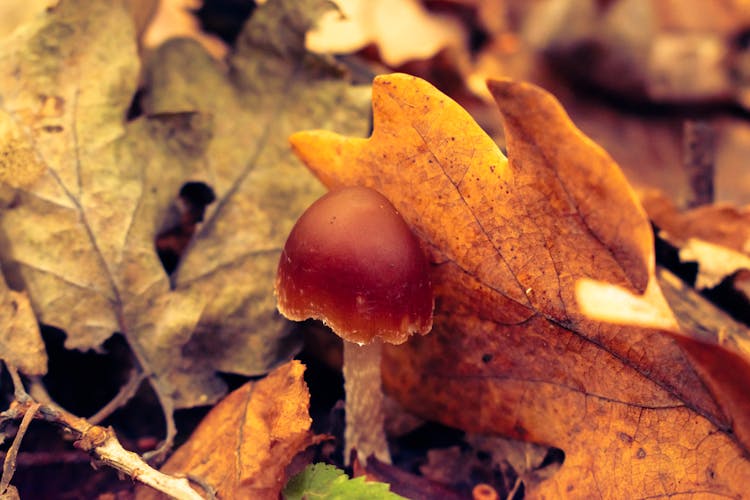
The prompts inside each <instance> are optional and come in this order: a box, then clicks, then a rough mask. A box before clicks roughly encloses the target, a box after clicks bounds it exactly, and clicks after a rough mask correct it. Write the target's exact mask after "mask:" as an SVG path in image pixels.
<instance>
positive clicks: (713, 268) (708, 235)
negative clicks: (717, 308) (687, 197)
mask: <svg viewBox="0 0 750 500" xmlns="http://www.w3.org/2000/svg"><path fill="white" fill-rule="evenodd" d="M641 200H642V202H643V205H644V207H645V208H646V210H647V211H648V214H649V217H650V218H651V220H652V221H653V222H654V225H656V227H658V228H659V236H660V237H661V238H663V239H664V240H666V241H667V242H669V244H671V245H672V246H674V247H675V248H677V249H678V251H679V257H680V260H681V261H683V262H696V263H697V264H698V276H697V278H696V287H697V288H713V287H715V286H716V285H718V284H719V283H720V282H721V281H722V280H723V279H724V278H726V277H728V276H731V275H732V274H734V273H736V272H737V271H739V270H742V269H750V208H748V207H736V206H733V205H731V204H728V203H717V204H714V205H703V206H700V207H696V208H693V209H690V210H684V211H680V210H679V209H677V207H676V206H675V204H674V203H673V202H672V201H671V200H670V199H669V198H667V197H666V196H665V195H664V194H662V193H661V192H658V191H655V190H648V191H645V192H644V193H642V194H641Z"/></svg>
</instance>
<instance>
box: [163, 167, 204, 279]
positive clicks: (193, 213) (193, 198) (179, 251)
mask: <svg viewBox="0 0 750 500" xmlns="http://www.w3.org/2000/svg"><path fill="white" fill-rule="evenodd" d="M215 200H216V194H215V193H214V190H213V188H212V187H211V186H209V185H208V184H206V183H204V182H198V181H191V182H186V183H185V184H183V185H182V187H181V188H180V193H179V196H178V197H177V199H176V200H175V202H174V203H173V204H172V206H171V207H170V209H169V211H168V213H167V217H166V221H165V222H164V224H162V228H163V229H162V230H161V231H160V232H159V234H158V236H157V237H156V252H157V254H158V255H159V260H161V264H162V266H163V267H164V270H165V271H166V272H167V274H170V275H171V274H172V273H173V272H174V271H175V270H176V269H177V266H178V265H179V263H180V259H181V258H182V255H183V254H184V252H185V249H186V248H187V246H188V245H189V244H190V242H191V241H192V239H193V235H194V234H195V230H196V227H197V225H198V224H199V223H201V222H203V217H204V216H205V213H206V207H207V206H208V205H210V204H211V203H213V202H214V201H215Z"/></svg>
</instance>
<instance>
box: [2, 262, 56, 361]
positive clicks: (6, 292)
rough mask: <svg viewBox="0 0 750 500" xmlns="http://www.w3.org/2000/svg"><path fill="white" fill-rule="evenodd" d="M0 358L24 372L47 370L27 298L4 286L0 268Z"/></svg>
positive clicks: (40, 337) (40, 339)
mask: <svg viewBox="0 0 750 500" xmlns="http://www.w3.org/2000/svg"><path fill="white" fill-rule="evenodd" d="M0 359H1V360H3V361H5V362H7V363H10V364H11V365H13V366H15V367H16V368H18V369H19V370H21V371H22V372H24V373H25V374H27V375H44V374H45V373H47V353H46V352H45V351H44V342H42V335H41V333H40V332H39V325H38V324H37V322H36V318H35V317H34V312H33V311H32V310H31V304H30V303H29V298H28V297H27V296H26V294H25V293H22V292H14V291H13V290H11V289H9V288H8V286H7V285H6V283H5V280H4V279H3V275H2V271H1V270H0Z"/></svg>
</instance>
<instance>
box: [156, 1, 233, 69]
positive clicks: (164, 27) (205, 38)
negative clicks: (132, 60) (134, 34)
mask: <svg viewBox="0 0 750 500" xmlns="http://www.w3.org/2000/svg"><path fill="white" fill-rule="evenodd" d="M202 4H203V1H202V0H160V1H159V2H158V8H157V9H156V12H153V13H152V16H153V19H149V22H148V24H147V25H146V26H147V27H146V29H145V32H144V33H143V45H144V46H145V47H146V48H150V49H154V48H156V47H158V46H159V45H161V44H162V43H164V42H166V41H167V40H169V39H170V38H178V37H182V38H192V39H194V40H196V41H197V42H198V43H200V44H201V45H202V46H203V48H204V49H205V50H206V51H207V52H208V53H209V54H211V55H212V56H213V57H214V58H216V59H222V58H223V57H225V56H226V55H227V53H228V52H229V47H227V45H226V44H225V43H224V42H223V41H222V40H221V39H220V38H219V37H217V36H215V35H212V34H209V33H206V32H204V31H203V30H201V27H200V23H199V22H198V19H197V18H196V17H195V16H194V15H193V12H195V11H197V10H198V9H200V7H201V5H202Z"/></svg>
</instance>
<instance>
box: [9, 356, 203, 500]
mask: <svg viewBox="0 0 750 500" xmlns="http://www.w3.org/2000/svg"><path fill="white" fill-rule="evenodd" d="M6 367H7V368H8V372H9V373H10V375H11V378H12V380H13V385H14V389H15V392H14V394H15V400H14V401H13V402H12V403H11V405H10V407H9V408H8V409H7V410H6V411H4V412H2V414H0V423H2V422H3V421H7V420H17V419H19V418H21V419H23V420H22V426H23V423H26V426H28V422H30V421H31V419H32V418H37V419H41V420H45V421H47V422H51V423H54V424H56V425H59V426H61V427H63V428H65V429H66V430H68V431H69V432H70V433H71V434H72V435H73V437H74V438H75V439H76V441H75V446H76V447H77V448H79V449H81V450H84V451H86V452H88V453H89V455H91V456H92V457H93V458H94V459H95V460H97V461H99V462H102V463H104V464H106V465H108V466H110V467H113V468H114V469H116V470H118V471H120V472H123V473H125V474H127V475H128V476H130V477H131V478H132V479H134V480H137V481H140V482H142V483H144V484H147V485H149V486H151V487H152V488H154V489H156V490H158V491H161V492H162V493H165V494H167V495H169V496H171V497H172V498H177V499H180V500H202V499H203V497H202V496H201V495H200V494H198V492H196V491H195V490H194V489H193V488H191V487H190V483H189V481H188V480H187V479H186V478H184V477H183V478H178V477H173V476H168V475H166V474H164V473H162V472H159V471H158V470H156V469H154V468H152V467H151V466H150V465H148V464H147V463H146V462H145V461H144V460H143V459H142V458H141V457H140V456H139V455H137V454H136V453H133V452H131V451H127V450H126V449H125V448H123V447H122V445H121V444H120V442H119V441H118V440H117V437H116V436H115V433H114V431H113V430H112V429H111V428H105V427H101V426H98V425H93V424H91V423H90V422H89V421H88V420H86V419H84V418H80V417H77V416H75V415H73V414H72V413H69V412H67V411H65V410H64V409H62V408H60V407H59V406H57V405H56V404H54V403H53V402H51V401H49V402H43V403H40V402H37V401H35V400H34V399H33V398H32V397H31V396H30V395H29V394H28V393H27V392H26V390H25V389H24V387H23V383H22V382H21V377H20V376H19V375H18V371H17V370H16V369H15V368H14V367H13V366H10V365H8V364H6ZM29 415H31V416H29ZM19 434H21V435H22V433H21V431H20V430H19ZM16 441H18V442H19V443H20V438H18V437H17V438H16V440H14V443H13V446H16V449H17V445H16ZM5 461H6V464H5V466H4V468H3V469H4V472H3V478H2V479H1V480H0V485H5V484H8V483H10V476H12V474H13V472H12V471H13V469H14V468H15V463H14V462H15V454H11V453H10V452H9V453H8V454H7V455H6V458H5Z"/></svg>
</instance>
